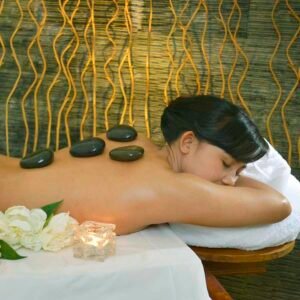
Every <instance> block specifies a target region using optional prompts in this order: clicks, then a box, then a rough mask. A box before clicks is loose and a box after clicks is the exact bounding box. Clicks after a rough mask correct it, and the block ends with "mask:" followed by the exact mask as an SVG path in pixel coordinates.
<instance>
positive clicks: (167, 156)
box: [160, 144, 180, 172]
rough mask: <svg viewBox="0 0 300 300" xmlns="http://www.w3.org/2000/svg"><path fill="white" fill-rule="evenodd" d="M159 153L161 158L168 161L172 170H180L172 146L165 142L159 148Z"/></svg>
mask: <svg viewBox="0 0 300 300" xmlns="http://www.w3.org/2000/svg"><path fill="white" fill-rule="evenodd" d="M160 153H161V155H162V158H163V159H164V160H165V161H166V162H167V163H168V165H169V166H170V168H171V169H172V170H173V171H174V172H180V167H179V163H178V159H177V156H176V153H175V150H174V149H173V147H171V146H169V145H168V144H166V145H165V146H163V147H162V148H161V150H160Z"/></svg>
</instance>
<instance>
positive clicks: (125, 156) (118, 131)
mask: <svg viewBox="0 0 300 300" xmlns="http://www.w3.org/2000/svg"><path fill="white" fill-rule="evenodd" d="M106 137H107V138H108V139H109V140H112V141H118V142H130V141H133V140H135V139H136V137H137V132H136V130H135V129H134V128H133V127H131V126H128V125H117V126H115V127H113V128H111V129H109V130H108V131H107V132H106ZM104 148H105V141H104V140H103V139H101V138H98V137H92V138H88V139H85V140H82V141H80V142H77V143H75V144H74V145H72V147H71V148H70V154H71V155H72V156H74V157H91V156H96V155H100V154H102V153H103V151H104ZM143 155H144V149H143V148H142V147H140V146H137V145H130V146H124V147H118V148H115V149H113V150H111V151H110V152H109V156H110V158H111V159H113V160H117V161H134V160H137V159H139V158H141V157H142V156H143ZM53 159H54V153H53V151H52V150H50V149H43V150H39V151H36V152H34V153H32V154H30V155H28V156H26V157H24V158H22V159H21V161H20V166H21V167H22V168H25V169H32V168H41V167H45V166H47V165H49V164H51V163H52V162H53Z"/></svg>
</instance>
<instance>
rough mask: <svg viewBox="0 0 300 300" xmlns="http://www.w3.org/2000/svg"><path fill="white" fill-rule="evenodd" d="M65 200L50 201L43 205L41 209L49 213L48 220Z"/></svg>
mask: <svg viewBox="0 0 300 300" xmlns="http://www.w3.org/2000/svg"><path fill="white" fill-rule="evenodd" d="M63 201H64V200H60V201H58V202H54V203H50V204H47V205H45V206H43V207H41V209H42V210H43V211H44V212H45V213H46V214H47V221H48V220H49V219H50V218H51V217H52V216H53V215H54V214H55V213H56V211H57V209H58V208H59V206H60V205H61V204H62V203H63Z"/></svg>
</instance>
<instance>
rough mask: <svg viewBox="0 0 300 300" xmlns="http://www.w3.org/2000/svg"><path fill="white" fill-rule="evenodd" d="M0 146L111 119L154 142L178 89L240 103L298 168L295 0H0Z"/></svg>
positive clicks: (84, 129) (61, 137)
mask: <svg viewBox="0 0 300 300" xmlns="http://www.w3.org/2000/svg"><path fill="white" fill-rule="evenodd" d="M0 3H1V4H0V37H1V38H0V133H1V134H0V153H2V154H6V155H12V156H23V155H25V154H28V153H30V152H32V151H34V150H36V149H38V148H42V147H52V148H53V149H59V148H62V147H65V146H67V145H70V144H71V143H72V142H74V141H77V140H79V139H81V138H84V137H88V136H92V135H96V134H98V133H100V132H103V131H104V130H105V129H107V128H109V127H111V126H112V125H115V124H117V123H128V124H131V125H134V126H135V127H136V128H137V130H138V131H139V132H141V133H145V134H146V135H147V136H148V137H149V138H151V139H152V140H153V141H154V142H156V143H158V144H159V143H162V136H161V132H160V129H159V123H160V115H161V112H162V110H163V108H164V107H165V105H166V104H167V103H168V102H169V101H171V100H172V99H174V98H175V97H176V96H177V95H179V94H194V93H204V94H207V93H212V94H216V95H219V96H224V97H225V98H227V99H230V100H231V101H232V102H234V103H237V104H238V105H240V106H241V107H243V108H244V109H245V110H246V111H247V112H248V113H249V114H250V115H251V116H252V118H253V119H254V120H255V122H256V123H257V124H258V126H259V127H260V129H261V131H262V133H263V134H264V135H265V136H266V137H267V138H268V139H269V140H270V141H271V142H272V143H273V145H274V146H275V147H277V148H278V149H279V151H280V152H281V153H282V154H283V156H284V157H285V158H286V159H288V161H289V162H290V164H291V165H292V166H293V168H294V172H295V173H297V174H299V150H300V149H299V148H300V141H299V123H300V121H299V120H300V117H299V115H300V108H299V106H300V104H299V77H300V75H299V65H300V64H299V61H300V56H299V49H300V48H299V30H300V29H299V28H300V27H299V26H300V25H299V24H300V21H299V20H300V19H299V11H300V3H299V2H298V1H295V0H294V1H258V0H257V1H227V0H226V1H215V0H210V1H188V0H186V1H171V0H169V1H150V0H149V1H137V0H135V1H134V0H132V1H125V0H123V1H116V0H115V1H111V0H109V1H108V0H107V1H92V0H89V1H86V0H84V1H61V0H60V1H43V0H32V1H25V0H16V1H4V0H2V1H0Z"/></svg>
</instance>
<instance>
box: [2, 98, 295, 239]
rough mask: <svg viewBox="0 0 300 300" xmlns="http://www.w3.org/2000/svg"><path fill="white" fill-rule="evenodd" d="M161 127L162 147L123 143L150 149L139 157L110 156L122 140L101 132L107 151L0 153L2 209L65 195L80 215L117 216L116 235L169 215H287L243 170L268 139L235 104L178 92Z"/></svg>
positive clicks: (232, 220) (258, 218) (265, 219)
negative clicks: (33, 163) (24, 160)
mask: <svg viewBox="0 0 300 300" xmlns="http://www.w3.org/2000/svg"><path fill="white" fill-rule="evenodd" d="M161 129H162V132H163V135H164V138H165V140H166V146H164V147H163V148H162V149H158V148H157V147H156V146H155V145H154V144H152V143H151V142H150V141H149V140H147V139H146V138H143V137H140V136H139V137H138V139H137V140H135V141H133V142H129V143H126V144H129V145H130V144H134V145H140V146H142V147H143V148H144V149H145V155H144V157H143V158H142V159H140V160H138V161H135V162H126V163H124V162H116V161H112V160H110V159H109V157H108V155H107V153H108V151H110V150H112V149H114V148H116V147H119V146H124V144H123V145H120V143H116V142H113V141H109V140H107V139H105V136H104V135H102V136H101V137H102V138H103V139H105V142H106V148H105V152H104V154H102V155H100V156H95V157H92V158H83V159H82V158H81V159H79V158H74V157H71V156H70V155H69V152H68V149H67V148H65V149H61V150H59V151H57V152H56V153H55V160H54V162H53V164H51V165H50V166H47V167H45V168H42V169H35V170H24V169H21V168H20V167H19V160H18V159H15V158H5V157H3V156H2V157H0V166H1V165H2V168H1V167H0V173H1V172H2V173H1V174H0V176H1V179H0V200H1V202H0V210H5V209H6V208H7V207H9V206H12V205H17V204H19V205H26V206H29V207H39V206H42V205H44V204H46V203H49V202H53V201H58V200H60V199H64V204H63V206H62V207H61V210H62V211H70V213H71V215H72V216H73V217H75V218H77V219H78V220H79V221H83V220H95V221H101V222H113V223H115V224H116V225H117V230H116V231H117V233H118V234H127V233H131V232H134V231H137V230H140V229H142V228H145V227H146V226H148V225H151V224H160V223H166V222H176V223H189V224H195V225H203V226H222V227H227V226H247V225H256V224H266V223H272V222H278V221H280V220H282V219H284V218H286V217H287V216H288V215H289V214H290V212H291V206H290V204H289V202H288V201H287V200H286V199H285V198H284V197H283V196H282V195H281V194H280V193H278V192H277V191H275V190H274V189H272V188H271V187H269V186H267V185H265V184H263V183H260V182H258V181H255V180H252V179H250V178H246V177H243V176H240V175H239V174H240V172H241V171H242V170H243V168H245V166H246V164H247V163H248V162H252V161H255V160H257V159H259V158H261V157H262V156H263V155H264V154H265V153H266V152H267V150H268V144H267V143H266V142H265V140H264V139H263V138H262V137H261V135H260V134H259V132H258V129H257V128H256V126H255V125H254V124H253V122H252V121H251V120H250V119H249V118H248V117H247V115H246V114H245V113H244V112H243V111H242V110H241V109H240V108H238V107H237V106H235V105H233V104H231V103H229V102H227V101H226V100H221V99H219V98H216V97H213V96H192V97H180V98H178V99H176V100H174V101H173V102H171V103H170V105H169V106H168V107H166V108H165V110H164V112H163V114H162V118H161ZM15 186H18V189H16V188H15Z"/></svg>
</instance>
